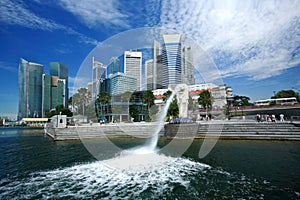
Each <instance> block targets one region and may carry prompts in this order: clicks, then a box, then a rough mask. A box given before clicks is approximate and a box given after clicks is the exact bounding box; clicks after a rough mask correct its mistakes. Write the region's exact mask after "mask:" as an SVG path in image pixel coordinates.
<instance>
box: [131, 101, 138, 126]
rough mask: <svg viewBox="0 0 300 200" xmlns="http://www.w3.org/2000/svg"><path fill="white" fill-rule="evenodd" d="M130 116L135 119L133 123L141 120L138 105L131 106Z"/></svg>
mask: <svg viewBox="0 0 300 200" xmlns="http://www.w3.org/2000/svg"><path fill="white" fill-rule="evenodd" d="M129 113H130V116H131V117H132V118H133V121H135V122H136V121H138V119H139V109H138V106H137V105H136V104H132V105H130V106H129Z"/></svg>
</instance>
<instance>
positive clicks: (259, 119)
mask: <svg viewBox="0 0 300 200" xmlns="http://www.w3.org/2000/svg"><path fill="white" fill-rule="evenodd" d="M256 120H257V122H276V121H277V119H276V116H275V115H274V114H273V115H270V114H265V115H260V114H257V115H256ZM279 120H280V121H281V122H284V114H280V115H279Z"/></svg>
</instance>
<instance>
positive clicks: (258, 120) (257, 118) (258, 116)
mask: <svg viewBox="0 0 300 200" xmlns="http://www.w3.org/2000/svg"><path fill="white" fill-rule="evenodd" d="M256 121H257V122H260V115H259V114H257V115H256Z"/></svg>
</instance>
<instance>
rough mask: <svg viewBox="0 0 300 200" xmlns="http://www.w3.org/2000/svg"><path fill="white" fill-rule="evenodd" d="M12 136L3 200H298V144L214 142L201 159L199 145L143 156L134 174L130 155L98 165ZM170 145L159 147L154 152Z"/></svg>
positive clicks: (1, 141)
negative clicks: (183, 151)
mask: <svg viewBox="0 0 300 200" xmlns="http://www.w3.org/2000/svg"><path fill="white" fill-rule="evenodd" d="M11 131H13V130H11ZM14 131H15V130H14ZM17 132H18V133H17V134H14V135H15V136H14V137H2V136H0V148H1V151H0V155H1V159H2V160H3V165H2V164H1V165H0V166H1V167H0V171H1V178H0V199H11V198H15V199H34V198H58V197H65V198H72V197H76V198H96V199H97V198H98V199H99V198H108V199H109V198H116V197H117V198H122V199H123V198H125V199H132V198H143V199H145V198H151V197H152V198H153V197H155V198H163V197H164V198H167V199H174V198H178V199H220V198H229V199H232V198H246V199H248V198H254V199H260V198H261V199H264V198H266V199H274V198H285V199H286V198H289V199H297V198H299V183H300V180H299V177H300V176H299V175H300V174H299V166H298V163H297V162H296V161H299V158H300V150H299V143H297V142H253V141H251V142H249V141H248V142H247V141H219V143H218V144H217V146H216V147H215V149H214V150H213V151H212V152H211V153H210V154H209V156H208V157H206V158H205V159H204V160H200V159H198V158H197V154H198V150H199V148H200V146H201V141H199V140H198V141H195V142H194V143H193V144H192V146H191V147H190V149H189V150H188V151H187V152H186V154H185V156H184V157H181V158H174V157H170V156H166V155H163V154H157V153H153V154H144V156H140V157H139V159H141V160H143V162H142V163H143V164H142V165H139V164H138V163H141V162H140V161H139V162H135V165H134V166H133V167H132V165H128V163H129V162H128V161H130V160H133V161H136V160H137V157H135V156H133V154H121V155H119V156H118V157H115V158H112V159H105V161H95V160H94V159H93V157H92V156H91V155H89V153H88V152H87V151H86V150H85V149H84V147H83V145H82V144H81V142H80V141H71V142H58V143H55V142H53V141H51V140H49V139H48V138H47V137H44V136H43V133H42V132H39V130H38V131H32V132H28V131H27V130H26V131H25V132H24V131H23V130H17ZM7 134H8V135H9V134H11V133H9V130H8V131H7ZM167 142H168V140H160V141H159V146H163V145H164V144H165V143H167ZM114 143H116V144H118V145H120V146H122V147H124V146H126V147H128V148H130V147H134V146H136V145H137V144H140V143H142V141H140V140H135V139H132V138H131V139H124V138H123V139H116V140H115V141H114ZM276 154H277V155H278V156H280V157H281V158H278V157H276V156H275V155H276ZM140 155H143V154H140ZM280 160H282V161H283V162H284V163H282V162H281V163H277V162H278V161H280ZM144 161H145V162H144ZM154 161H156V164H155V165H153V164H152V163H154ZM114 164H116V165H114ZM116 166H117V167H116ZM270 166H273V167H270ZM287 166H288V167H289V169H290V170H285V169H287ZM266 171H268V172H267V173H266ZM278 172H281V173H278ZM283 178H284V180H283Z"/></svg>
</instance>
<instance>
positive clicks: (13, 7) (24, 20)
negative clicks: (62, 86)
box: [0, 0, 98, 45]
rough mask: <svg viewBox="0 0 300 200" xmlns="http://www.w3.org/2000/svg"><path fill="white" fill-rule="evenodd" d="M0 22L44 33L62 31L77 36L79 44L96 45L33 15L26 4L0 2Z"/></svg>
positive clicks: (48, 20)
mask: <svg viewBox="0 0 300 200" xmlns="http://www.w3.org/2000/svg"><path fill="white" fill-rule="evenodd" d="M0 21H2V22H4V23H6V24H10V25H19V26H23V27H27V28H31V29H39V30H44V31H55V30H63V31H65V32H67V33H68V34H70V35H75V36H77V37H78V38H79V39H80V41H81V42H84V43H87V44H92V45H97V44H98V41H97V40H95V39H92V38H89V37H87V36H85V35H83V34H81V33H79V32H77V31H75V30H74V29H72V28H70V27H67V26H64V25H61V24H58V23H56V22H54V21H52V20H50V19H45V18H42V17H40V16H38V15H36V14H34V13H33V12H32V11H30V10H29V9H28V8H26V4H25V3H24V2H22V1H16V2H13V1H11V0H1V1H0Z"/></svg>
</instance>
